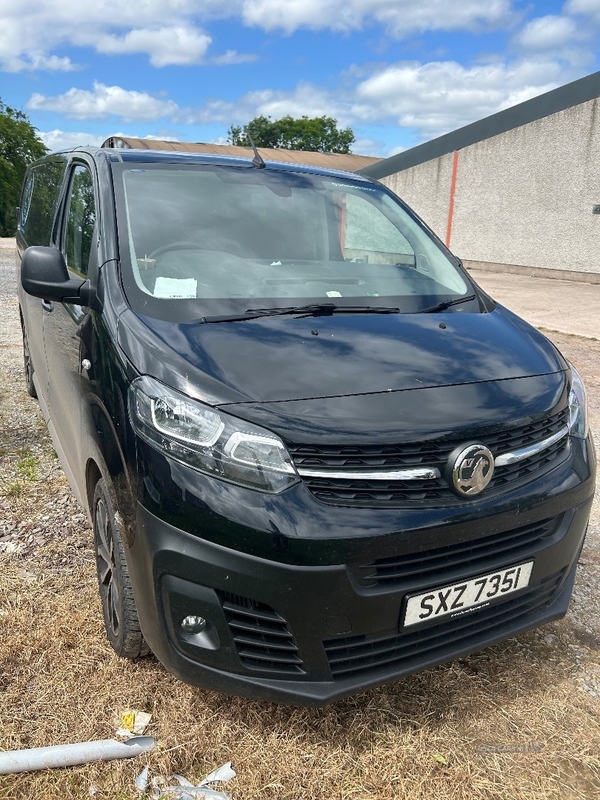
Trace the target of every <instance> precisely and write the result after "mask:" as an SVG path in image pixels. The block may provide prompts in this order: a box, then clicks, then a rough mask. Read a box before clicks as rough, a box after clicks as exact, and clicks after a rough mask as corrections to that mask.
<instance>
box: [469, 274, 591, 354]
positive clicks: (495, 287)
mask: <svg viewBox="0 0 600 800" xmlns="http://www.w3.org/2000/svg"><path fill="white" fill-rule="evenodd" d="M469 274H470V275H472V276H473V278H474V279H475V281H476V282H477V283H478V284H479V285H480V286H481V287H482V289H484V290H485V291H486V292H487V293H488V294H490V295H491V296H492V297H493V298H494V300H496V301H497V302H498V303H502V305H503V306H506V307H507V308H510V310H511V311H514V312H515V314H518V315H519V316H520V317H523V319H526V320H527V322H529V323H530V324H531V325H533V326H534V327H536V328H542V329H543V330H546V331H559V332H560V333H568V334H570V335H572V336H584V337H586V338H588V339H600V284H598V283H579V282H577V281H573V280H568V281H565V280H558V279H555V278H538V277H531V276H529V275H515V274H513V273H508V272H505V273H502V272H483V271H481V270H475V269H473V270H469Z"/></svg>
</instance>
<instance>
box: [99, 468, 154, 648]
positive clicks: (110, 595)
mask: <svg viewBox="0 0 600 800" xmlns="http://www.w3.org/2000/svg"><path fill="white" fill-rule="evenodd" d="M93 523H94V545H95V550H96V568H97V572H98V586H99V589H100V599H101V601H102V613H103V615H104V627H105V628H106V635H107V636H108V640H109V642H110V644H111V646H112V648H113V650H114V651H115V652H116V653H117V655H119V656H122V657H123V658H138V657H139V656H145V655H147V654H148V653H149V652H150V648H149V647H148V645H147V644H146V642H145V640H144V637H143V635H142V630H141V628H140V622H139V618H138V613H137V608H136V605H135V600H134V597H133V591H132V589H131V581H130V579H129V571H128V569H127V563H126V561H125V551H124V548H123V542H122V539H121V536H120V534H119V529H118V524H117V518H116V514H115V506H114V503H113V500H112V497H111V493H110V491H109V490H108V487H107V484H106V483H105V481H104V480H103V479H100V480H99V481H98V483H97V484H96V489H95V491H94V505H93Z"/></svg>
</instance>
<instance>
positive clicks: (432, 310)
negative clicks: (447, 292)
mask: <svg viewBox="0 0 600 800" xmlns="http://www.w3.org/2000/svg"><path fill="white" fill-rule="evenodd" d="M476 297H477V295H476V294H469V295H467V296H466V297H457V298H456V299H455V300H442V302H441V303H437V305H435V306H430V307H429V308H422V309H421V310H420V311H417V314H435V313H436V311H445V310H446V309H447V308H450V306H456V305H458V304H459V303H466V302H468V301H469V300H475V298H476Z"/></svg>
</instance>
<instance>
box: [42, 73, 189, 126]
mask: <svg viewBox="0 0 600 800" xmlns="http://www.w3.org/2000/svg"><path fill="white" fill-rule="evenodd" d="M27 107H28V108H30V109H33V110H36V111H37V110H44V111H54V112H57V113H59V114H64V115H65V116H66V117H74V118H75V119H94V118H101V117H107V116H118V117H121V118H122V119H123V120H125V121H128V120H156V119H160V118H161V117H166V116H172V115H173V114H174V113H175V112H176V111H177V110H178V106H177V104H176V103H175V102H174V101H173V100H165V99H162V98H159V97H154V96H153V95H150V94H147V93H146V92H136V91H131V90H128V89H123V88H122V87H121V86H105V85H104V84H103V83H98V82H94V89H93V91H87V90H85V89H75V88H72V89H69V90H68V91H67V92H65V93H64V94H60V95H57V96H56V97H46V96H45V95H43V94H39V93H36V94H33V95H32V96H31V98H30V99H29V102H28V103H27Z"/></svg>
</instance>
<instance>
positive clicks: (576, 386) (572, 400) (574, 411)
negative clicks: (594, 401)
mask: <svg viewBox="0 0 600 800" xmlns="http://www.w3.org/2000/svg"><path fill="white" fill-rule="evenodd" d="M569 366H570V367H571V391H570V392H569V430H570V432H571V435H572V436H580V437H581V438H582V439H585V437H586V436H587V434H588V422H587V401H586V397H585V387H584V385H583V381H582V380H581V376H580V375H579V373H578V372H577V370H576V369H575V367H574V366H573V365H572V364H569Z"/></svg>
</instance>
